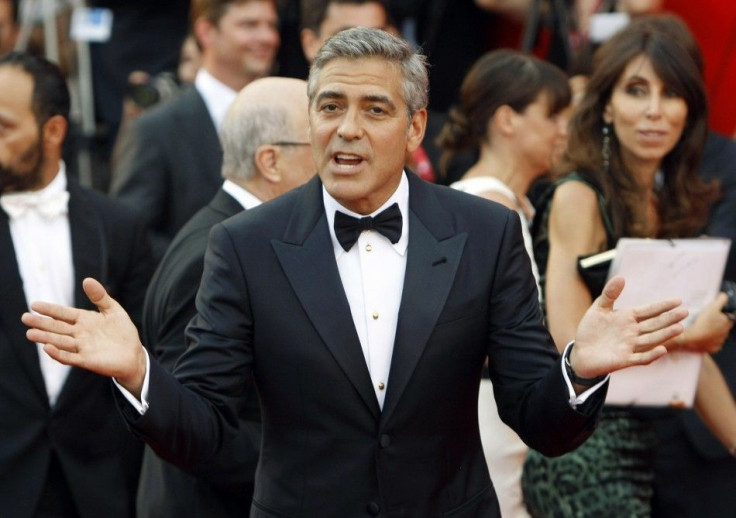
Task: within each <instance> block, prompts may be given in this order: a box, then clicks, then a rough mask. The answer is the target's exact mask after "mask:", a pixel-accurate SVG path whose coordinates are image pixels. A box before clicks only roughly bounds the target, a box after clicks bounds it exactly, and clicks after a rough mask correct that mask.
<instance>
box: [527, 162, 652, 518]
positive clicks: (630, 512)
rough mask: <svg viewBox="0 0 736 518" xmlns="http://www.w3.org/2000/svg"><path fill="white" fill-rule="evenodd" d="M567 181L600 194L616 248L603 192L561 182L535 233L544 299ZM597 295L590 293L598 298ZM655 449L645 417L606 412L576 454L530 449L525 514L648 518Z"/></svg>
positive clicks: (555, 517)
mask: <svg viewBox="0 0 736 518" xmlns="http://www.w3.org/2000/svg"><path fill="white" fill-rule="evenodd" d="M568 181H579V182H583V183H585V184H586V185H588V186H589V187H591V188H592V189H593V190H594V191H595V192H596V193H597V194H598V204H599V207H600V211H601V215H602V216H603V222H604V225H605V227H606V235H607V238H608V248H613V247H614V246H615V243H616V238H615V236H614V233H613V227H612V225H611V223H610V219H609V217H608V214H607V213H606V210H605V200H604V198H603V195H602V193H601V191H600V189H599V188H598V187H597V186H595V185H594V184H593V183H592V182H591V181H590V180H589V179H588V178H586V177H585V176H583V175H580V174H577V173H573V174H570V175H568V176H566V177H564V178H562V179H560V180H559V181H558V182H557V183H556V184H555V185H554V186H553V188H552V189H551V190H550V192H548V194H547V195H546V196H544V198H543V201H542V203H541V204H540V211H539V212H538V214H537V216H538V218H539V219H538V220H537V221H535V225H534V228H533V233H534V257H535V260H536V261H537V266H538V267H539V276H540V279H539V280H540V285H541V288H542V297H543V299H544V285H545V281H546V268H547V257H548V254H549V234H548V230H549V212H550V207H551V201H552V191H553V189H554V188H555V187H557V186H559V185H560V184H561V183H564V182H568ZM601 288H602V285H601ZM599 294H600V292H598V293H591V295H592V296H593V297H594V298H595V297H597V296H598V295H599ZM655 444H656V435H655V432H654V426H653V423H652V421H651V420H650V419H649V418H648V416H647V415H646V414H645V413H640V411H638V410H631V409H626V408H621V407H611V406H607V407H605V408H604V409H603V413H602V415H601V420H600V423H599V425H598V428H597V429H596V431H595V432H594V433H593V435H591V436H590V437H589V438H588V440H587V441H585V442H584V443H583V444H582V445H581V446H580V447H578V448H577V449H576V450H575V451H572V452H570V453H567V454H565V455H563V456H561V457H556V458H547V457H545V456H544V455H542V454H541V453H539V452H536V451H534V450H529V453H528V454H527V458H526V462H525V464H524V471H523V475H522V481H521V482H522V490H523V493H524V502H525V503H526V506H527V510H528V511H529V513H530V514H531V515H532V516H533V517H535V518H578V517H580V518H583V517H584V518H588V517H590V518H640V517H641V518H643V517H648V516H650V515H651V510H650V501H651V498H652V483H653V478H654V466H653V460H654V446H655Z"/></svg>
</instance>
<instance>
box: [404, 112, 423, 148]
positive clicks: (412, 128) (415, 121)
mask: <svg viewBox="0 0 736 518" xmlns="http://www.w3.org/2000/svg"><path fill="white" fill-rule="evenodd" d="M426 129H427V109H426V108H422V109H420V110H417V111H416V112H415V113H414V115H412V117H411V121H410V122H409V130H408V138H407V142H406V150H407V152H409V153H413V152H414V151H416V150H417V148H418V147H419V146H421V145H422V140H424V132H425V130H426Z"/></svg>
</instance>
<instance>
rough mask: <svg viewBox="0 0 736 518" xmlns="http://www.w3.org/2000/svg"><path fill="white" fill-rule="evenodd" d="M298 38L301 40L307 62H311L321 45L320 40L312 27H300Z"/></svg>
mask: <svg viewBox="0 0 736 518" xmlns="http://www.w3.org/2000/svg"><path fill="white" fill-rule="evenodd" d="M299 38H300V39H301V42H302V52H304V57H305V58H306V60H307V63H311V62H312V61H314V58H316V57H317V52H319V49H320V47H321V46H322V41H321V40H320V38H319V36H318V35H317V34H316V33H315V32H314V31H313V30H312V29H302V32H301V33H300V34H299Z"/></svg>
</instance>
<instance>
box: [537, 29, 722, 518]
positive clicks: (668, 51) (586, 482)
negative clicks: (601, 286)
mask: <svg viewBox="0 0 736 518" xmlns="http://www.w3.org/2000/svg"><path fill="white" fill-rule="evenodd" d="M706 132H707V102H706V96H705V90H704V87H703V83H702V79H701V74H700V71H699V69H698V65H697V63H696V62H695V60H694V59H693V58H692V56H691V55H690V54H689V53H688V52H687V50H686V49H685V48H684V47H683V46H682V45H681V44H680V43H679V42H678V41H677V40H676V39H674V38H672V37H671V36H670V35H669V34H667V33H665V32H662V31H658V30H656V29H655V28H653V27H651V26H650V25H649V24H647V23H646V20H645V19H643V20H642V21H641V22H639V21H634V22H632V24H631V25H630V26H629V27H627V28H626V29H624V30H623V31H621V32H620V33H618V34H617V35H616V36H614V37H613V38H612V39H611V40H609V41H608V42H607V43H606V44H604V45H603V46H602V47H601V48H600V49H599V51H598V52H597V54H596V57H595V61H594V71H593V74H592V76H591V77H590V81H589V83H588V85H587V90H586V93H585V95H584V97H583V99H582V101H581V104H580V106H579V107H578V108H577V110H576V112H575V114H574V115H573V118H572V120H571V125H570V128H569V140H568V147H567V151H566V154H565V156H564V162H563V169H564V171H566V176H564V177H563V178H561V179H560V180H559V181H558V182H557V184H556V189H555V190H554V194H553V195H552V196H551V199H550V202H549V204H548V205H547V206H546V208H545V209H544V210H543V211H541V212H540V214H539V217H540V219H538V220H537V222H536V223H537V224H535V228H536V229H537V231H536V233H535V237H534V253H535V257H536V260H537V264H538V266H539V271H540V279H541V285H542V288H543V293H544V302H545V310H546V316H547V323H548V326H549V328H550V332H551V334H552V336H553V337H554V339H555V342H556V343H557V345H558V347H559V348H563V347H564V346H565V344H566V343H568V342H569V341H570V340H571V339H572V338H573V337H574V332H575V326H577V324H578V323H579V321H580V318H581V317H582V315H583V313H584V312H585V310H586V309H587V308H588V307H589V306H590V304H591V301H592V300H593V299H594V298H595V297H596V296H597V295H598V293H591V292H590V291H589V288H588V287H587V286H586V284H585V283H584V282H583V279H582V278H581V277H580V275H579V274H578V271H577V268H576V265H577V259H578V258H579V257H580V256H584V255H589V254H592V253H596V252H600V251H603V250H606V249H610V248H613V247H615V244H616V242H617V240H618V239H619V238H621V237H643V238H677V237H692V236H695V235H697V234H698V232H699V230H700V229H701V228H702V227H703V225H704V224H705V221H706V218H707V216H708V207H709V204H710V203H712V202H713V201H714V200H715V199H716V198H717V196H718V188H717V186H716V185H712V184H705V183H703V181H701V180H700V178H699V177H698V175H697V167H698V163H699V159H700V153H701V150H702V148H703V145H704V142H705V137H706ZM652 267H653V268H656V265H652ZM725 302H726V298H725V295H723V294H721V295H719V296H718V297H717V299H716V300H715V301H714V302H713V303H712V304H710V305H708V306H707V307H706V308H704V309H703V311H702V312H701V313H700V315H699V316H698V318H697V319H696V320H695V322H694V323H693V325H692V326H690V327H689V328H688V329H686V331H685V333H684V335H683V336H682V337H680V338H678V339H677V340H676V341H674V342H673V343H670V344H667V345H668V348H670V349H671V350H672V349H676V348H687V349H690V350H697V351H701V352H713V351H717V350H718V349H719V348H720V347H721V346H722V344H723V342H724V340H725V338H726V337H727V335H728V332H729V331H730V329H731V326H732V324H731V322H730V321H729V320H728V318H727V317H726V316H725V315H724V314H722V313H721V311H720V310H721V308H722V306H723V305H724V303H725ZM695 406H696V408H697V409H698V410H699V411H700V413H701V415H702V416H703V418H704V420H705V421H706V422H707V423H708V424H709V426H710V427H711V429H712V430H713V431H714V433H716V435H717V436H718V437H719V439H721V441H722V442H723V443H724V444H728V445H729V446H730V445H732V444H736V424H734V423H735V422H736V420H735V418H734V416H735V415H736V405H735V404H734V400H733V396H732V395H731V393H730V392H729V390H728V387H727V386H726V384H725V381H724V380H723V377H722V375H721V374H720V371H719V370H718V368H717V367H716V366H715V364H714V363H713V361H712V359H711V358H710V356H708V355H707V354H706V355H705V356H704V361H703V364H702V368H701V375H700V378H699V382H698V388H697V394H696V399H695ZM651 418H652V414H651V413H643V412H640V411H637V410H632V409H631V408H623V407H610V406H609V407H606V408H605V409H604V412H603V415H602V418H601V422H600V424H599V427H598V429H597V430H596V432H595V433H594V434H593V435H592V436H591V438H590V439H589V440H588V441H587V442H586V443H584V444H583V445H582V446H581V447H580V448H578V449H577V450H575V451H574V452H572V453H570V454H567V455H564V456H562V457H559V458H556V459H547V458H545V457H543V456H542V455H540V454H538V453H536V452H534V451H530V452H529V454H528V456H527V461H526V464H525V467H524V475H523V489H524V498H525V501H526V504H527V507H528V509H529V510H530V512H531V514H532V515H533V516H539V517H542V516H554V517H568V516H569V517H573V516H575V517H577V516H595V517H606V516H610V517H621V516H626V517H645V516H650V514H651V509H650V500H651V496H652V478H653V467H652V457H653V447H654V445H655V443H656V437H655V434H654V427H653V424H652V420H651Z"/></svg>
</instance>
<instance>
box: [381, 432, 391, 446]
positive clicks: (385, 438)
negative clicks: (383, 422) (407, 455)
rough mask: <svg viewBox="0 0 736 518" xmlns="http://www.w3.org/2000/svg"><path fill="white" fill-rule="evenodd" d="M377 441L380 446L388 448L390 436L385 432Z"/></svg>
mask: <svg viewBox="0 0 736 518" xmlns="http://www.w3.org/2000/svg"><path fill="white" fill-rule="evenodd" d="M379 442H380V444H381V448H388V447H389V446H391V437H389V436H388V435H386V434H383V435H382V436H381V440H380V441H379Z"/></svg>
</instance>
